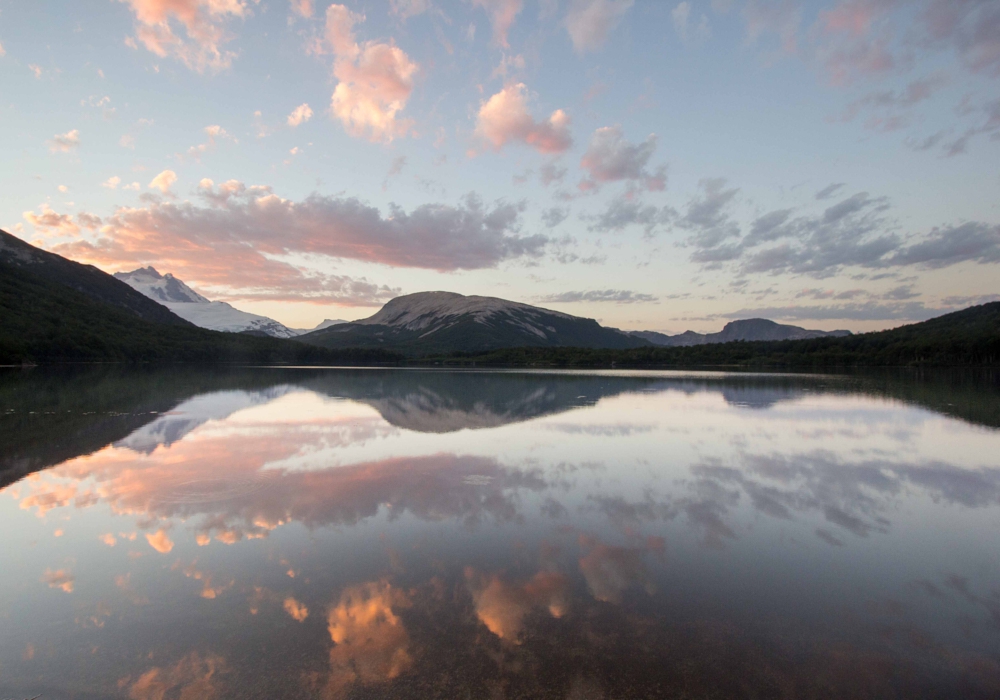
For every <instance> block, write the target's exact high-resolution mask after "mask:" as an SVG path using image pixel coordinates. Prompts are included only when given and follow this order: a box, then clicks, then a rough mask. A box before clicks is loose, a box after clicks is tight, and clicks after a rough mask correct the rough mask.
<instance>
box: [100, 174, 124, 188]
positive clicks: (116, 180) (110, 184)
mask: <svg viewBox="0 0 1000 700" xmlns="http://www.w3.org/2000/svg"><path fill="white" fill-rule="evenodd" d="M121 181H122V179H121V178H120V177H118V176H117V175H113V176H112V177H109V178H108V179H107V180H105V181H104V182H102V183H101V187H107V188H108V189H109V190H114V189H118V185H119V184H121Z"/></svg>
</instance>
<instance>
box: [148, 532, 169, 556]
mask: <svg viewBox="0 0 1000 700" xmlns="http://www.w3.org/2000/svg"><path fill="white" fill-rule="evenodd" d="M146 541H147V542H149V546H150V547H152V548H153V549H155V550H156V551H157V552H159V553H160V554H167V553H169V552H170V550H172V549H173V548H174V543H173V540H171V539H170V537H168V536H167V533H166V531H165V530H163V529H160V530H157V531H156V532H149V533H146Z"/></svg>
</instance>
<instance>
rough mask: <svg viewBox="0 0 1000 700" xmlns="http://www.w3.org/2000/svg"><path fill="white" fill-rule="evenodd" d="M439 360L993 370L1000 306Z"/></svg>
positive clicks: (999, 355) (999, 350) (999, 342)
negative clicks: (776, 333) (840, 331)
mask: <svg viewBox="0 0 1000 700" xmlns="http://www.w3.org/2000/svg"><path fill="white" fill-rule="evenodd" d="M437 360H438V361H442V362H447V363H451V364H471V363H476V364H477V365H514V366H534V365H537V366H554V367H610V366H618V367H667V366H697V365H701V366H744V367H768V366H771V367H774V366H783V367H805V368H808V367H860V366H906V365H927V366H945V365H949V366H964V365H977V366H984V365H985V366H993V365H997V364H1000V302H993V303H990V304H983V305H981V306H973V307H970V308H968V309H963V310H962V311H956V312H953V313H950V314H945V315H944V316H939V317H938V318H933V319H931V320H929V321H924V322H922V323H914V324H911V325H908V326H901V327H900V328H894V329H892V330H887V331H881V332H878V333H862V334H858V335H852V336H848V337H842V338H811V339H808V340H784V341H771V342H732V343H719V344H713V345H696V346H692V347H642V348H633V349H629V350H590V349H581V348H510V349H506V350H497V351H493V352H490V353H480V354H472V353H455V354H453V355H451V356H449V357H447V358H437Z"/></svg>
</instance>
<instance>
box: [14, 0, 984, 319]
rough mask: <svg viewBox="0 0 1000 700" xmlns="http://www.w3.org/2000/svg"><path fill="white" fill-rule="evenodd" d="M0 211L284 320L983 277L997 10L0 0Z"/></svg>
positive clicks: (894, 307)
mask: <svg viewBox="0 0 1000 700" xmlns="http://www.w3.org/2000/svg"><path fill="white" fill-rule="evenodd" d="M0 125H2V129H0V157H2V159H3V162H4V164H5V167H3V168H2V169H0V228H3V229H4V230H6V231H9V232H11V233H13V234H14V235H17V236H20V237H21V238H23V239H24V240H26V241H29V242H30V243H32V244H35V245H38V246H40V247H43V248H45V249H47V250H51V251H54V252H57V253H59V254H61V255H65V256H67V257H70V258H72V259H74V260H79V261H81V262H87V263H90V264H94V265H96V266H98V267H100V268H101V269H103V270H106V271H108V272H117V271H123V270H132V269H135V268H138V267H144V266H147V265H152V266H154V267H155V268H156V269H157V270H158V271H159V272H161V273H168V272H169V273H173V274H174V275H175V276H177V277H178V278H180V279H182V280H184V281H185V282H186V283H188V284H189V285H190V286H192V287H193V288H195V289H196V290H198V291H199V292H201V293H202V294H204V295H205V296H207V297H209V298H210V299H219V300H223V301H227V302H229V303H231V304H233V305H234V306H236V307H237V308H240V309H244V310H246V311H251V312H254V313H260V314H265V315H268V316H271V317H272V318H275V319H277V320H278V321H281V322H282V323H284V324H286V325H288V326H291V327H299V328H303V327H311V326H313V325H315V324H317V323H319V322H320V321H322V320H323V319H324V318H342V319H348V320H351V319H356V318H363V317H366V316H370V315H371V314H372V313H374V312H375V311H376V310H377V309H378V308H379V307H380V306H381V305H382V304H383V303H385V302H386V301H387V300H389V299H391V298H392V297H394V296H398V295H400V294H409V293H413V292H420V291H430V290H447V291H453V292H459V293H462V294H479V295H487V296H497V297H502V298H505V299H511V300H514V301H519V302H525V303H529V304H535V305H540V306H545V307H547V308H552V309H557V310H560V311H564V312H566V313H571V314H574V315H578V316H585V317H589V318H596V319H597V320H599V321H600V322H601V323H603V324H605V325H610V326H615V327H619V328H624V329H630V330H638V329H648V330H659V331H665V332H681V331H684V330H688V329H691V330H696V331H716V330H719V329H720V328H721V327H722V326H723V325H724V324H725V323H726V322H728V321H730V320H732V319H736V318H748V317H755V316H762V317H766V318H772V319H774V320H777V321H782V322H789V323H795V324H796V325H804V326H806V327H810V328H818V329H826V330H832V329H837V328H847V329H851V330H855V331H865V330H875V329H881V328H887V327H893V326H898V325H901V324H903V323H907V322H912V321H918V320H923V319H926V318H930V317H933V316H936V315H940V314H941V313H945V312H947V311H950V310H954V309H958V308H963V307H966V306H969V305H972V304H976V303H983V302H984V301H990V300H994V299H998V298H1000V2H997V1H996V0H915V1H907V0H840V1H837V0H828V1H824V2H798V1H796V0H775V1H765V0H749V1H747V2H743V1H741V0H684V1H683V2H673V0H665V1H663V2H660V1H656V2H654V1H653V0H455V1H445V0H384V1H379V2H376V1H374V0H371V1H368V2H351V1H346V2H345V3H344V4H330V3H327V2H321V1H320V0H291V1H289V0H88V1H87V2H75V3H66V2H47V1H45V0H38V1H35V2H30V3H26V2H19V1H16V0H0Z"/></svg>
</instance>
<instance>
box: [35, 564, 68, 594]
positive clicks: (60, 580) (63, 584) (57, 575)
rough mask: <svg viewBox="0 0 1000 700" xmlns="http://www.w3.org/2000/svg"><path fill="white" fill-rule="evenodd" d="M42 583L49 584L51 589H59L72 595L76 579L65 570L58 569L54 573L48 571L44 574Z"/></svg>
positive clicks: (50, 570)
mask: <svg viewBox="0 0 1000 700" xmlns="http://www.w3.org/2000/svg"><path fill="white" fill-rule="evenodd" d="M42 581H43V582H44V583H47V584H49V588H58V589H59V590H61V591H64V592H65V593H72V592H73V582H74V581H75V578H74V577H73V574H71V573H70V572H68V571H66V570H65V569H56V570H54V571H53V570H52V569H46V570H45V573H44V574H42Z"/></svg>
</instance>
